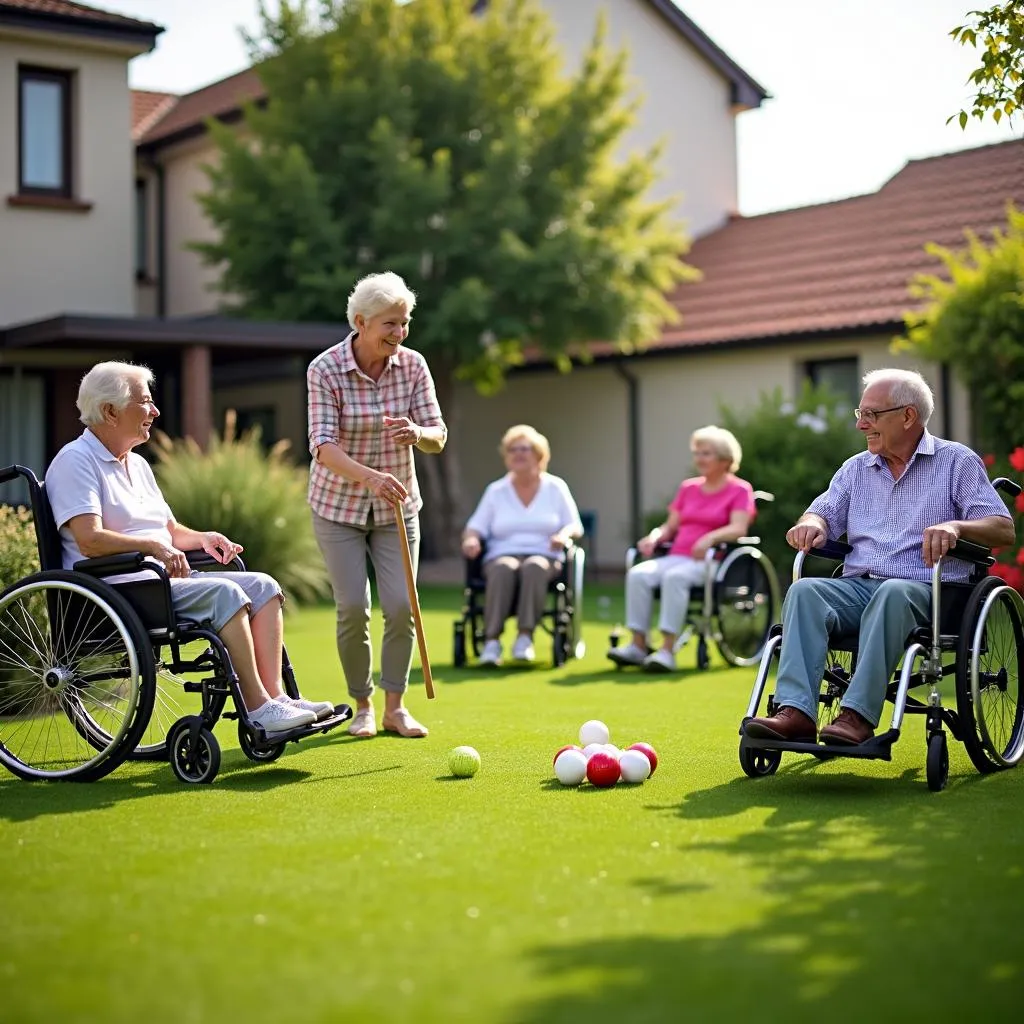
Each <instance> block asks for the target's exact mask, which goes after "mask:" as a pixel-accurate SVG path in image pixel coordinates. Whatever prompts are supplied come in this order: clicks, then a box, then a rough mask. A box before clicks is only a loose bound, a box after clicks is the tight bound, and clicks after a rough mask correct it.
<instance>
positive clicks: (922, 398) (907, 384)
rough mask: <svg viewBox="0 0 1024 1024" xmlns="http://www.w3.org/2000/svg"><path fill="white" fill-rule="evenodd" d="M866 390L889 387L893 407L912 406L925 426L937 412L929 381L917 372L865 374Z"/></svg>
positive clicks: (876, 372)
mask: <svg viewBox="0 0 1024 1024" xmlns="http://www.w3.org/2000/svg"><path fill="white" fill-rule="evenodd" d="M863 381H864V390H865V391H866V390H867V389H868V388H869V387H871V386H872V385H874V384H888V385H889V401H891V402H892V404H893V405H912V406H913V407H914V408H915V409H916V410H917V415H918V418H919V419H920V420H921V423H922V424H923V425H924V426H926V427H927V426H928V421H929V420H930V419H931V418H932V413H933V412H934V411H935V397H934V396H933V395H932V389H931V388H930V387H929V386H928V381H926V380H925V379H924V377H922V376H921V374H919V373H918V372H917V371H916V370H897V369H892V368H889V369H883V370H871V371H870V372H869V373H865V374H864V378H863Z"/></svg>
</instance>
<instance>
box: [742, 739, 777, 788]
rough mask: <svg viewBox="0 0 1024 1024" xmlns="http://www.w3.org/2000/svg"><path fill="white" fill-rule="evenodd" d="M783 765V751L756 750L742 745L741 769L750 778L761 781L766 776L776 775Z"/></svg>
mask: <svg viewBox="0 0 1024 1024" xmlns="http://www.w3.org/2000/svg"><path fill="white" fill-rule="evenodd" d="M781 763H782V751H781V750H754V749H752V748H751V747H748V746H747V745H746V744H744V743H740V767H741V768H742V769H743V774H744V775H746V776H747V777H748V778H751V779H761V778H764V777H765V776H766V775H774V774H775V773H776V772H777V771H778V770H779V765H780V764H781Z"/></svg>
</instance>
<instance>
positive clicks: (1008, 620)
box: [956, 576, 1024, 773]
mask: <svg viewBox="0 0 1024 1024" xmlns="http://www.w3.org/2000/svg"><path fill="white" fill-rule="evenodd" d="M1022 668H1024V599H1022V598H1021V596H1020V594H1018V593H1017V591H1016V590H1014V589H1013V588H1012V587H1008V586H1006V585H1005V584H1004V583H1003V581H1002V580H1001V579H999V578H998V577H997V576H987V577H985V579H983V580H982V581H981V583H979V584H978V585H977V586H976V587H975V588H974V590H973V591H971V596H970V597H969V598H968V601H967V607H966V609H965V610H964V618H963V626H962V630H961V633H960V637H959V640H958V642H957V655H956V703H957V713H958V715H959V717H960V720H961V723H962V725H963V734H964V735H963V739H964V746H965V747H966V748H967V753H968V754H969V755H970V758H971V760H972V761H973V762H974V766H975V767H976V768H977V769H978V771H979V772H983V773H988V772H995V771H1000V770H1002V769H1004V768H1012V767H1013V766H1014V765H1015V764H1017V763H1018V762H1019V761H1020V759H1021V757H1022V755H1024V701H1022V700H1021V674H1022V673H1021V670H1022Z"/></svg>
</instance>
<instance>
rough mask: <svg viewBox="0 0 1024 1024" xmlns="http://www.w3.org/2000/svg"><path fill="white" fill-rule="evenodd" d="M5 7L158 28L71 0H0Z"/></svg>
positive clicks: (151, 24)
mask: <svg viewBox="0 0 1024 1024" xmlns="http://www.w3.org/2000/svg"><path fill="white" fill-rule="evenodd" d="M5 7H8V8H12V9H16V10H22V11H29V12H31V13H35V14H52V15H56V16H59V17H63V18H76V19H78V20H80V21H93V22H102V23H104V24H109V25H115V26H116V25H120V26H123V27H124V28H140V29H141V28H150V29H153V28H158V26H157V25H154V24H153V23H152V22H149V21H140V20H139V19H138V18H129V17H126V16H125V15H123V14H114V13H113V12H112V11H103V10H100V9H99V8H98V7H87V6H86V5H85V4H79V3H72V2H71V0H0V10H2V9H3V8H5Z"/></svg>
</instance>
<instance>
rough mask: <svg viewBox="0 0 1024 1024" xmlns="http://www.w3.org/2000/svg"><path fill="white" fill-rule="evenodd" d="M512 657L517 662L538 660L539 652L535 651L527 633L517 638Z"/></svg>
mask: <svg viewBox="0 0 1024 1024" xmlns="http://www.w3.org/2000/svg"><path fill="white" fill-rule="evenodd" d="M512 657H513V658H514V659H515V660H516V661H536V660H537V652H536V651H535V650H534V649H533V641H532V640H531V639H530V638H529V637H528V636H526V634H525V633H520V634H519V636H517V637H516V642H515V643H514V644H513V645H512Z"/></svg>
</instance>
